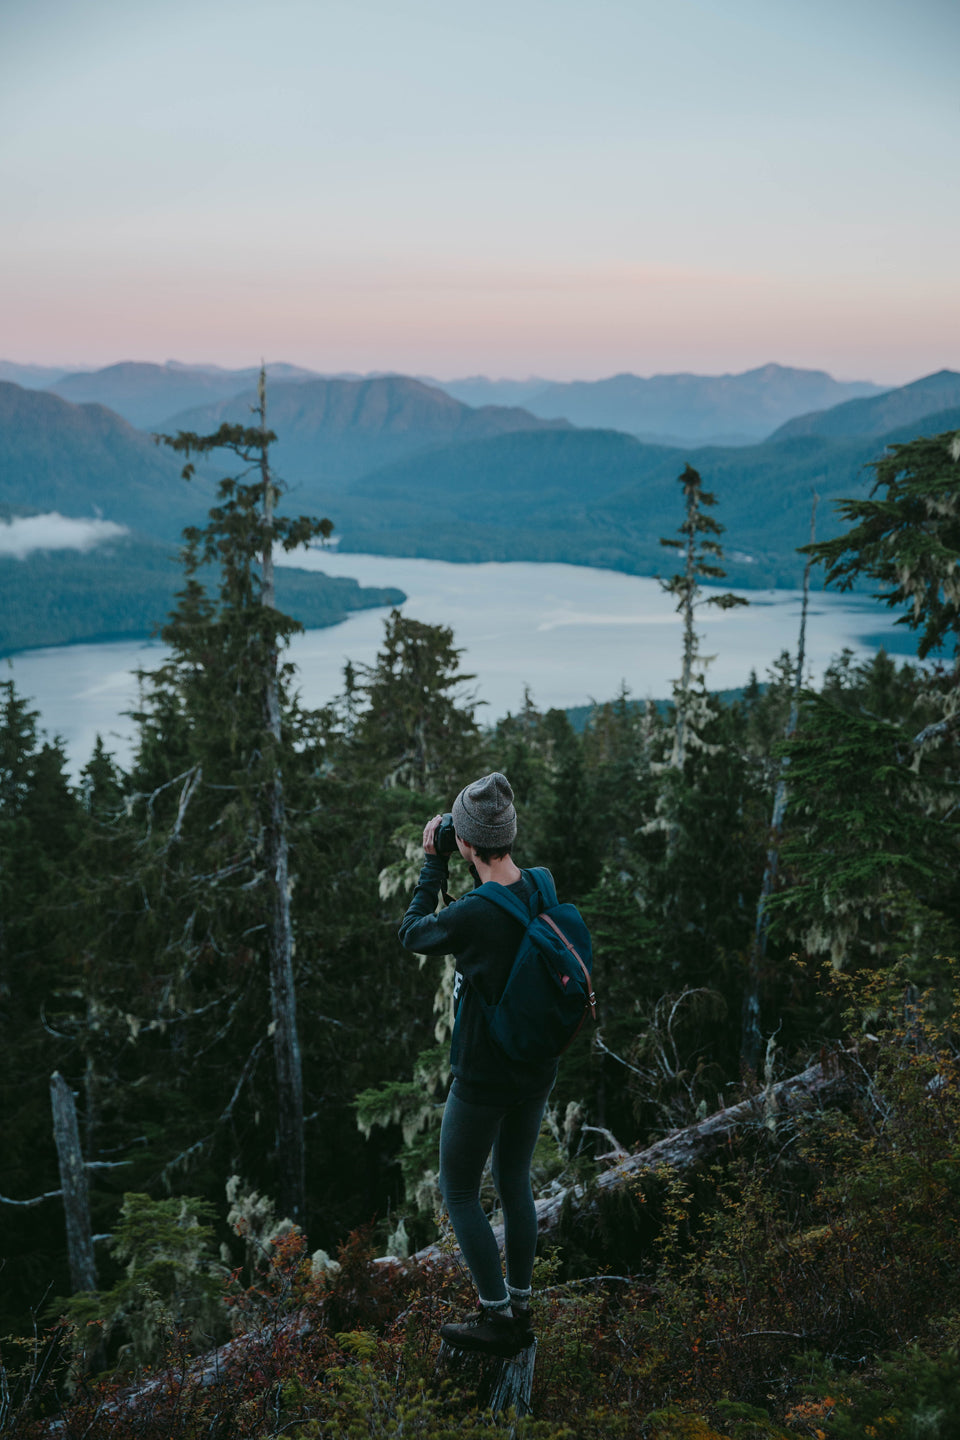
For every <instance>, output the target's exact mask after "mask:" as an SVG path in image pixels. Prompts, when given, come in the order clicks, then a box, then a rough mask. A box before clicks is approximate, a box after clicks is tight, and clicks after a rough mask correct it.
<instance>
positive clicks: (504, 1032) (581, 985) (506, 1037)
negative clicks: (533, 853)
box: [471, 868, 597, 1060]
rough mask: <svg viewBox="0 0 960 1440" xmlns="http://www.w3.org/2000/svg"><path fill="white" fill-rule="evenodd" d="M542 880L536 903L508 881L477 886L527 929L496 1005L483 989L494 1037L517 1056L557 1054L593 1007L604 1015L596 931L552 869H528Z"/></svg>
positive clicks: (483, 1003)
mask: <svg viewBox="0 0 960 1440" xmlns="http://www.w3.org/2000/svg"><path fill="white" fill-rule="evenodd" d="M524 873H525V874H526V875H529V877H530V879H531V880H532V881H533V883H534V885H535V886H536V892H535V894H534V895H533V896H532V898H531V900H530V903H529V905H527V904H525V903H524V901H523V900H521V899H520V898H519V897H518V896H516V895H514V894H512V893H511V892H510V891H509V890H508V889H507V888H506V887H505V886H503V885H497V884H496V883H495V882H492V881H490V882H488V883H487V884H486V885H479V886H478V887H477V889H476V890H473V891H471V895H472V896H474V897H475V896H478V895H479V896H480V898H481V899H482V900H489V901H490V902H491V904H493V905H497V906H499V908H500V909H501V910H505V911H506V912H507V914H508V915H512V916H513V918H514V919H515V920H519V921H520V922H521V924H522V925H524V926H525V927H526V928H525V930H524V934H523V939H522V940H521V941H520V944H519V946H518V947H517V953H516V956H515V957H514V961H513V967H512V969H511V971H510V974H509V976H508V977H507V983H506V985H504V987H503V994H502V995H501V996H500V999H499V1000H498V1001H497V1003H496V1004H495V1005H488V1004H487V1003H486V1001H485V1000H484V999H483V998H482V997H481V996H480V995H479V994H477V996H476V998H477V1000H478V1001H479V1002H480V1006H481V1008H482V1009H483V1012H484V1014H485V1015H486V1019H487V1027H488V1029H489V1031H490V1034H491V1036H492V1037H493V1039H494V1040H495V1041H496V1043H497V1044H498V1045H499V1046H500V1048H501V1050H503V1052H504V1054H506V1055H507V1056H508V1057H509V1058H510V1059H511V1060H550V1059H553V1058H555V1057H556V1056H557V1055H561V1054H562V1053H563V1051H564V1050H566V1048H567V1046H568V1045H570V1044H572V1042H573V1040H574V1039H575V1038H576V1036H577V1033H578V1031H579V1030H580V1027H581V1025H582V1024H583V1022H584V1020H585V1019H586V1018H587V1013H588V1012H589V1013H590V1014H591V1015H592V1016H593V1018H594V1020H596V1018H597V997H596V995H595V994H594V993H593V986H592V984H591V980H590V972H591V970H592V968H593V948H592V946H591V944H590V932H589V930H588V929H587V927H586V925H585V924H584V922H583V917H582V916H581V914H580V912H579V910H578V909H577V907H576V906H575V905H560V904H558V902H557V892H556V890H555V889H554V884H553V880H552V879H551V878H550V872H549V871H548V870H543V869H539V868H538V869H535V870H527V871H525V872H524Z"/></svg>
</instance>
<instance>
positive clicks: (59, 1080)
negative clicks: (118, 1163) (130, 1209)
mask: <svg viewBox="0 0 960 1440" xmlns="http://www.w3.org/2000/svg"><path fill="white" fill-rule="evenodd" d="M50 1105H51V1109H52V1110H53V1138H54V1141H55V1143H56V1147H57V1160H58V1161H59V1164H60V1185H61V1188H62V1190H63V1213H64V1217H65V1219H66V1224H67V1258H68V1260H69V1262H70V1285H71V1288H72V1289H73V1291H74V1292H76V1291H78V1290H95V1289H96V1288H97V1267H96V1262H95V1260H94V1255H93V1238H92V1236H91V1233H90V1197H89V1192H88V1190H87V1170H86V1166H85V1165H84V1163H83V1153H82V1151H81V1149H80V1131H79V1129H78V1127H77V1107H76V1106H75V1105H74V1103H73V1092H72V1091H71V1089H70V1086H69V1085H68V1084H67V1082H66V1080H64V1078H63V1076H62V1075H61V1074H60V1072H59V1070H54V1072H53V1074H52V1075H51V1076H50Z"/></svg>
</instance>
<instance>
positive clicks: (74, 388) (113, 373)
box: [47, 360, 313, 430]
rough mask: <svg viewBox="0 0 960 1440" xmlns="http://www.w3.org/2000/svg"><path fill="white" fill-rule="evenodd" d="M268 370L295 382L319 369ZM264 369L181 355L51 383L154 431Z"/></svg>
mask: <svg viewBox="0 0 960 1440" xmlns="http://www.w3.org/2000/svg"><path fill="white" fill-rule="evenodd" d="M267 373H268V375H270V374H276V375H277V376H278V377H279V378H281V379H282V380H283V381H284V382H285V383H291V382H294V381H296V380H298V379H301V378H302V379H307V378H310V377H311V376H312V373H313V372H312V371H309V370H300V369H299V367H297V366H294V365H284V364H280V365H275V366H268V367H267ZM258 374H259V367H255V368H250V369H246V370H219V369H217V368H216V367H215V366H193V365H181V364H179V363H178V362H177V361H175V360H168V361H167V362H166V364H164V365H152V364H146V363H142V362H140V361H134V360H124V361H121V362H120V363H119V364H117V365H107V366H106V367H105V368H104V369H102V370H93V371H87V370H82V371H78V372H77V373H75V374H72V375H65V376H64V377H63V378H62V379H60V380H57V381H55V382H54V383H53V384H51V385H49V386H48V387H47V388H48V389H50V390H51V391H53V393H54V394H55V395H59V396H60V397H61V399H63V400H69V401H70V402H71V404H74V405H84V404H91V403H92V404H97V405H106V406H107V407H108V408H109V409H110V410H115V411H116V412H117V414H118V415H122V416H123V418H124V419H125V420H127V421H129V423H130V424H131V425H135V426H137V428H138V429H141V430H152V429H155V428H156V427H157V426H159V425H161V424H162V423H163V421H164V420H166V418H167V416H168V415H172V414H173V413H174V412H175V411H177V410H186V409H187V408H188V407H190V406H196V405H203V404H208V403H210V402H213V401H217V400H221V399H225V398H229V397H230V396H233V395H237V394H238V393H239V392H240V391H242V390H248V389H250V388H251V387H252V386H254V385H255V384H256V381H257V376H258Z"/></svg>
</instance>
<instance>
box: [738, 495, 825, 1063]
mask: <svg viewBox="0 0 960 1440" xmlns="http://www.w3.org/2000/svg"><path fill="white" fill-rule="evenodd" d="M818 499H819V496H818V495H817V492H816V491H814V492H813V505H812V508H811V511H810V544H811V545H812V544H813V542H814V541H815V540H816V538H817V500H818ZM812 564H813V560H812V558H808V560H807V563H806V565H805V567H804V571H803V604H802V606H801V609H800V639H799V643H798V645H797V669H796V674H795V676H794V682H793V695H792V697H791V700H790V714H789V717H788V719H787V724H786V729H785V730H784V739H785V740H789V739H790V737H791V735H792V734H793V733H794V731H795V730H796V728H797V717H798V714H799V701H800V691H801V689H802V688H803V666H804V662H805V659H806V644H807V607H808V605H809V601H810V567H811V565H812ZM786 764H787V762H786V760H784V761H783V764H782V765H781V773H780V776H779V778H778V780H777V788H776V791H775V793H774V797H773V815H772V816H771V818H770V839H769V842H768V845H767V862H766V865H765V866H764V870H763V881H762V883H761V885H760V898H759V900H758V901H757V919H756V925H755V927H754V935H753V943H752V944H751V946H750V958H749V962H748V965H747V983H746V987H745V989H744V992H743V1009H742V1012H741V1028H740V1061H741V1064H742V1065H743V1068H744V1070H745V1071H752V1072H753V1074H756V1072H757V1065H758V1063H759V1060H760V1051H761V1049H762V1048H763V1032H762V1030H761V1026H760V1019H761V1009H762V1005H761V999H762V997H761V987H762V974H763V962H764V960H765V959H766V955H767V930H768V929H769V926H770V915H769V911H768V910H767V901H768V900H769V898H770V896H771V895H772V894H773V887H774V885H775V883H776V879H777V869H778V867H779V864H780V832H781V831H782V829H783V817H784V815H785V814H786V811H787V782H786V780H785V779H784V776H783V770H784V769H785V768H786Z"/></svg>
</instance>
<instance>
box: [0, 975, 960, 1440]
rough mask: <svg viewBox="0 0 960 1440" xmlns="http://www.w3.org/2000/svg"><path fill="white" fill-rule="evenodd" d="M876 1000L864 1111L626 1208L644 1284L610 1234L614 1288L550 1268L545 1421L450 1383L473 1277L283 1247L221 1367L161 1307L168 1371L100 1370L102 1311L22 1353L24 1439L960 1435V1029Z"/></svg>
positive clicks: (658, 1185)
mask: <svg viewBox="0 0 960 1440" xmlns="http://www.w3.org/2000/svg"><path fill="white" fill-rule="evenodd" d="M867 998H868V999H869V1003H870V1009H869V1022H870V1027H871V1028H870V1030H869V1032H868V1038H864V1039H863V1041H862V1043H861V1046H860V1050H859V1052H858V1054H856V1056H855V1057H854V1058H853V1060H852V1061H851V1062H850V1063H851V1064H852V1066H853V1067H854V1071H855V1078H856V1080H857V1086H856V1097H857V1098H856V1100H855V1102H854V1103H853V1104H852V1105H851V1106H850V1107H849V1108H847V1109H846V1110H844V1111H842V1112H840V1111H835V1112H823V1113H815V1114H812V1115H810V1116H808V1117H806V1118H804V1119H803V1120H802V1121H797V1120H792V1121H789V1122H787V1121H783V1122H780V1121H778V1119H777V1117H776V1116H775V1115H774V1116H767V1117H766V1118H765V1120H764V1121H763V1122H762V1123H760V1124H759V1126H758V1128H757V1130H756V1131H755V1132H754V1133H753V1134H751V1135H749V1136H745V1137H744V1138H743V1141H742V1143H741V1144H740V1145H739V1147H738V1148H737V1150H736V1151H735V1152H731V1153H730V1154H729V1155H726V1156H724V1158H723V1159H722V1161H721V1162H719V1163H716V1164H715V1165H713V1166H712V1167H711V1168H709V1169H703V1170H701V1171H699V1172H698V1173H695V1174H688V1175H684V1176H681V1175H678V1174H676V1173H672V1172H666V1173H661V1174H657V1175H653V1176H647V1177H645V1178H644V1179H643V1180H642V1181H638V1182H637V1183H636V1185H635V1188H634V1191H633V1194H632V1197H631V1203H632V1207H633V1210H634V1211H639V1212H641V1213H642V1214H643V1216H644V1224H645V1225H646V1226H648V1227H649V1232H650V1234H651V1235H653V1237H654V1238H653V1240H652V1242H651V1244H650V1245H649V1246H648V1248H647V1252H646V1254H645V1256H644V1258H643V1262H642V1264H641V1265H639V1266H637V1267H634V1269H633V1271H631V1272H628V1273H623V1270H622V1267H620V1266H618V1265H617V1263H616V1255H617V1250H616V1239H615V1236H613V1237H612V1238H611V1237H610V1236H609V1233H608V1241H609V1251H608V1255H607V1257H606V1259H605V1261H604V1263H603V1264H602V1265H601V1266H600V1267H598V1270H597V1273H594V1274H590V1275H581V1276H580V1277H573V1278H566V1279H563V1280H561V1279H559V1278H558V1277H559V1276H560V1275H566V1274H567V1273H568V1271H567V1269H565V1268H564V1253H563V1248H562V1247H563V1243H564V1242H563V1241H562V1240H561V1249H560V1250H559V1251H557V1250H553V1251H549V1250H548V1252H547V1253H546V1254H545V1255H544V1256H543V1257H542V1258H541V1259H540V1260H539V1261H538V1274H537V1277H536V1280H535V1284H536V1287H537V1300H536V1307H535V1323H536V1328H537V1330H538V1334H539V1337H540V1343H539V1351H538V1357H537V1366H536V1379H535V1385H534V1392H533V1416H532V1417H530V1418H527V1419H524V1420H521V1421H519V1422H517V1424H516V1427H515V1428H514V1426H513V1422H512V1420H511V1418H510V1417H502V1416H501V1417H499V1418H498V1417H494V1416H491V1415H490V1414H487V1413H484V1412H479V1411H477V1410H476V1409H474V1408H472V1404H471V1397H470V1396H469V1395H468V1394H465V1393H463V1392H462V1391H461V1390H458V1389H457V1388H456V1387H455V1386H453V1385H451V1384H450V1383H449V1381H447V1382H446V1383H441V1382H440V1381H439V1380H437V1379H436V1377H435V1370H436V1356H437V1348H438V1340H437V1330H438V1327H439V1325H440V1324H441V1323H442V1321H443V1319H444V1318H446V1317H448V1316H449V1315H450V1314H451V1313H453V1312H454V1311H456V1310H458V1309H460V1308H463V1307H469V1306H470V1305H471V1304H472V1295H471V1291H470V1287H469V1285H468V1284H467V1281H466V1278H465V1276H464V1275H463V1273H462V1272H461V1271H459V1270H458V1269H456V1268H455V1267H454V1266H453V1265H446V1266H437V1267H434V1268H429V1269H426V1268H415V1267H412V1266H403V1265H401V1264H393V1265H389V1264H376V1263H374V1262H373V1259H372V1255H371V1247H370V1240H369V1236H368V1235H367V1234H365V1233H363V1232H358V1233H355V1234H354V1235H353V1236H351V1237H350V1238H349V1239H348V1240H347V1241H346V1242H345V1243H344V1245H343V1246H341V1248H340V1251H339V1253H338V1255H337V1257H336V1263H335V1264H334V1265H328V1264H324V1265H318V1264H317V1261H316V1257H313V1258H311V1256H310V1255H309V1253H308V1251H307V1246H306V1243H305V1240H304V1238H303V1236H302V1235H300V1234H299V1232H297V1231H296V1230H287V1231H285V1232H283V1233H281V1234H279V1235H277V1236H275V1237H274V1238H273V1239H271V1240H270V1242H269V1244H268V1245H267V1246H266V1247H265V1252H264V1256H263V1258H262V1261H261V1262H259V1263H257V1264H254V1265H252V1266H251V1267H249V1268H248V1270H247V1271H245V1272H244V1273H241V1272H239V1271H233V1272H230V1273H229V1274H228V1273H226V1272H225V1273H224V1275H223V1277H222V1278H221V1280H220V1297H219V1304H220V1306H221V1312H222V1314H223V1316H224V1317H226V1323H227V1324H228V1325H229V1327H230V1329H232V1331H233V1334H234V1338H233V1339H232V1340H229V1341H227V1342H226V1343H224V1344H222V1345H221V1346H220V1347H219V1349H217V1350H216V1351H214V1352H209V1351H208V1352H207V1353H206V1354H203V1353H201V1354H200V1355H199V1356H198V1354H197V1352H198V1350H200V1351H201V1352H202V1350H203V1347H202V1345H201V1344H200V1343H199V1342H200V1337H199V1336H198V1333H197V1325H198V1323H199V1322H198V1315H201V1314H204V1313H206V1312H205V1311H202V1310H198V1309H197V1306H196V1304H195V1303H194V1305H193V1308H192V1309H190V1308H189V1307H188V1310H187V1311H186V1312H184V1313H185V1314H186V1316H187V1318H186V1319H183V1318H181V1317H180V1316H178V1315H177V1314H176V1313H174V1309H173V1308H171V1305H170V1304H169V1303H168V1304H167V1305H166V1306H165V1305H164V1304H161V1303H159V1302H158V1303H156V1304H154V1306H153V1308H152V1310H151V1311H150V1317H151V1329H150V1333H151V1335H152V1336H153V1338H154V1342H156V1340H157V1337H158V1336H159V1337H161V1339H162V1344H160V1345H159V1348H158V1349H157V1350H156V1351H155V1358H154V1360H153V1363H152V1366H151V1368H149V1369H148V1368H147V1366H146V1365H145V1364H141V1363H138V1365H137V1366H136V1367H135V1368H134V1369H133V1370H131V1369H130V1368H129V1363H128V1368H127V1370H126V1371H124V1370H123V1369H122V1364H121V1357H120V1356H119V1354H117V1355H115V1356H113V1357H112V1358H111V1364H110V1367H109V1368H108V1369H107V1370H105V1371H104V1372H102V1373H100V1374H91V1373H90V1370H89V1366H90V1356H91V1354H92V1353H94V1352H95V1347H91V1345H90V1344H89V1343H87V1342H85V1341H84V1339H83V1337H82V1336H81V1335H80V1333H79V1331H80V1330H81V1329H82V1327H83V1326H84V1325H86V1326H89V1325H91V1324H96V1323H97V1322H96V1317H95V1315H92V1314H91V1313H87V1314H86V1315H85V1316H81V1315H79V1314H75V1315H74V1318H73V1319H72V1320H71V1321H69V1322H67V1321H59V1322H58V1323H57V1324H56V1325H55V1326H53V1327H52V1328H51V1329H50V1330H48V1331H46V1332H43V1331H38V1334H37V1335H36V1336H35V1337H34V1338H33V1340H29V1339H28V1340H26V1341H23V1342H11V1344H8V1346H7V1352H6V1354H5V1356H4V1364H3V1372H2V1390H0V1419H2V1420H3V1423H4V1433H5V1434H8V1435H16V1436H17V1437H18V1440H38V1437H40V1436H50V1435H52V1436H59V1437H62V1440H81V1437H83V1440H99V1437H110V1440H178V1437H184V1440H199V1437H201V1436H204V1437H207V1436H209V1437H224V1440H226V1437H230V1440H265V1437H268V1436H280V1435H283V1436H287V1437H290V1440H347V1437H354V1436H356V1437H362V1440H366V1437H368V1436H373V1437H379V1436H383V1437H401V1436H403V1437H407V1436H422V1437H424V1440H446V1437H448V1436H449V1437H452V1436H454V1435H457V1436H460V1435H467V1436H469V1435H483V1436H488V1437H501V1436H502V1437H504V1440H506V1437H507V1436H509V1435H512V1434H514V1433H515V1434H516V1435H517V1436H518V1437H529V1440H562V1437H575V1440H581V1437H583V1440H601V1437H602V1440H711V1437H713V1440H716V1437H729V1440H793V1437H812V1440H830V1437H837V1440H876V1437H887V1436H892V1437H917V1440H919V1437H921V1436H923V1437H927V1440H931V1437H932V1440H948V1437H952V1436H955V1435H956V1433H957V1429H956V1427H957V1416H958V1415H960V1359H958V1348H957V1347H958V1342H960V1309H958V1308H957V1302H956V1296H957V1295H958V1294H960V1227H957V1225H956V1223H955V1218H954V1217H955V1216H956V1213H957V1208H958V1199H960V1062H958V1055H957V1047H956V1044H955V1036H956V1033H957V1023H956V1021H957V1014H956V1011H954V1012H953V1013H951V1014H950V1015H949V1016H947V1017H946V1018H945V1019H940V1020H937V1019H936V1017H935V1016H933V1015H932V1014H931V1013H929V1008H928V1006H927V1005H926V1004H925V1002H924V1001H923V1000H922V998H921V999H920V1000H919V1001H917V1002H915V1003H912V1004H911V1007H910V1010H909V1015H908V1016H907V1018H906V1020H905V1019H904V1012H903V1009H902V1007H901V1008H900V1010H899V1011H898V1010H897V1008H896V1007H893V1006H891V1005H889V1004H886V1002H884V1003H883V1004H881V1001H882V999H883V997H878V996H877V995H876V994H874V995H872V996H871V997H867ZM887 998H888V999H889V997H887ZM864 1007H865V1000H864V997H861V1002H860V1010H859V1016H860V1019H861V1020H862V1018H863V1015H864V1014H865V1013H866V1010H865V1008H864ZM884 1007H885V1008H884ZM931 1007H932V1002H931ZM883 1015H886V1017H887V1018H886V1019H885V1020H884V1019H882V1018H881V1016H883ZM860 1028H861V1032H862V1026H861V1027H860ZM134 1208H135V1210H136V1213H137V1216H138V1223H140V1224H143V1222H144V1220H145V1219H146V1218H148V1217H146V1216H145V1215H144V1212H143V1207H142V1205H141V1206H139V1207H134ZM167 1219H168V1220H169V1219H170V1216H169V1215H168V1216H167ZM576 1223H577V1224H579V1225H580V1226H581V1228H583V1229H584V1230H587V1229H589V1228H590V1227H589V1225H588V1223H587V1221H586V1220H585V1219H582V1220H581V1221H579V1222H576ZM606 1223H607V1225H608V1226H609V1217H608V1220H607V1222H606ZM194 1238H196V1237H194ZM588 1238H589V1237H585V1243H584V1245H583V1246H582V1247H581V1251H582V1253H586V1252H587V1251H588V1250H589V1248H590V1247H589V1245H588V1244H587V1243H586V1240H587V1239H588ZM575 1248H576V1247H575ZM203 1274H204V1277H205V1279H204V1289H203V1300H204V1304H205V1305H208V1304H209V1300H210V1295H209V1290H210V1274H211V1272H210V1270H209V1268H206V1269H203ZM180 1278H181V1283H182V1276H181V1277H180ZM153 1283H154V1286H155V1287H156V1285H157V1284H159V1280H158V1277H157V1276H156V1275H154V1277H153ZM155 1294H156V1289H155ZM94 1299H95V1297H94ZM194 1299H196V1297H194ZM85 1303H86V1306H87V1311H88V1312H90V1310H91V1305H92V1304H93V1302H92V1301H91V1300H90V1298H89V1297H87V1299H86V1302H85ZM126 1303H128V1305H129V1306H130V1310H131V1314H133V1315H134V1316H137V1315H141V1316H142V1314H143V1313H144V1311H143V1307H142V1306H141V1307H140V1308H139V1309H138V1308H137V1305H136V1304H134V1303H133V1301H132V1300H131V1299H130V1296H129V1295H128V1296H127V1302H126ZM95 1308H96V1307H95V1304H94V1305H93V1309H94V1310H95ZM84 1357H86V1359H84ZM127 1359H128V1362H129V1355H128V1357H127ZM85 1365H86V1367H87V1368H86V1369H84V1366H85Z"/></svg>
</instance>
